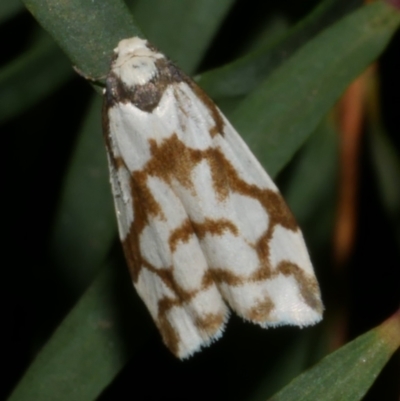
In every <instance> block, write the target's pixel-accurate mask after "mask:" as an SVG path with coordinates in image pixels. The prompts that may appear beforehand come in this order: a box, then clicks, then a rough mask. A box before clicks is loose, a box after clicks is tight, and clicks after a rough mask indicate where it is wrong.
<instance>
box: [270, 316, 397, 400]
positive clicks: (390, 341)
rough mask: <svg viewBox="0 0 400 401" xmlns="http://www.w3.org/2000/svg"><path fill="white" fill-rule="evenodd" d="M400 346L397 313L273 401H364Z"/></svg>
mask: <svg viewBox="0 0 400 401" xmlns="http://www.w3.org/2000/svg"><path fill="white" fill-rule="evenodd" d="M399 346H400V312H397V313H396V314H395V315H394V316H392V317H391V318H390V319H388V320H387V321H385V322H384V323H382V325H380V326H379V327H377V328H375V329H373V330H370V331H369V332H367V333H365V334H363V335H362V336H360V337H358V338H356V339H355V340H354V341H352V342H350V343H349V344H347V345H345V346H344V347H342V348H340V349H339V350H337V351H336V352H334V353H332V354H330V355H328V356H327V357H325V358H324V359H323V360H322V361H321V362H320V363H319V364H317V365H316V366H314V367H313V368H312V369H310V370H308V371H307V372H305V373H303V374H302V375H300V376H298V377H297V378H296V379H294V380H293V381H292V382H291V383H290V384H289V385H288V386H286V387H285V388H284V389H283V390H281V391H280V392H279V393H278V394H276V395H275V396H274V397H272V398H271V400H270V401H308V400H310V401H315V400H319V401H337V400H340V401H357V400H360V399H362V397H363V396H364V394H365V393H366V392H367V390H368V389H369V387H370V386H371V385H372V383H373V382H374V380H375V379H376V377H377V375H378V374H379V372H380V371H381V370H382V368H383V367H384V366H385V364H386V362H387V361H388V360H389V358H390V357H391V355H392V354H393V353H394V352H395V351H396V350H397V349H398V348H399Z"/></svg>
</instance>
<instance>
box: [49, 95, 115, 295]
mask: <svg viewBox="0 0 400 401" xmlns="http://www.w3.org/2000/svg"><path fill="white" fill-rule="evenodd" d="M115 237H116V224H115V212H114V207H113V204H112V198H111V188H110V183H109V178H108V168H107V161H106V152H105V148H104V140H103V135H102V127H101V98H100V97H99V96H95V97H94V100H93V102H92V104H91V106H90V108H89V111H88V113H87V116H86V120H85V122H84V124H83V127H82V130H81V133H80V135H79V138H78V142H77V143H76V147H75V151H74V154H73V159H72V160H71V163H70V165H69V168H68V172H67V175H66V179H65V183H64V185H63V191H62V193H61V199H60V204H59V207H58V212H57V216H56V219H55V224H54V228H53V233H52V238H51V243H50V254H51V257H52V263H53V264H54V265H55V268H56V269H59V270H60V271H62V273H61V276H62V277H63V278H64V280H65V286H67V287H69V288H70V290H72V294H78V295H80V294H81V293H82V291H83V290H84V289H85V288H86V287H87V285H88V284H89V283H90V281H91V280H92V279H93V278H94V274H95V272H97V270H98V269H99V266H100V265H101V264H102V263H103V261H104V259H105V257H106V255H107V253H108V252H109V250H110V248H111V244H112V242H113V240H114V239H115Z"/></svg>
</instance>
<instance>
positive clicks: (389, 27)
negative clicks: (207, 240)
mask: <svg viewBox="0 0 400 401" xmlns="http://www.w3.org/2000/svg"><path fill="white" fill-rule="evenodd" d="M399 25H400V13H399V12H397V11H395V10H394V9H393V7H391V6H390V5H387V4H386V3H382V2H376V3H372V4H370V5H368V6H364V7H362V8H360V9H359V10H357V11H355V12H354V13H352V14H350V15H348V16H347V17H345V18H343V19H342V20H340V21H339V22H338V23H336V24H334V25H333V26H332V27H330V28H328V29H326V30H325V31H323V32H322V33H321V34H319V35H318V36H317V37H316V38H315V39H313V40H311V41H310V42H309V43H307V44H306V45H305V46H303V47H302V48H301V49H300V50H299V51H298V52H296V54H295V55H294V56H293V57H291V58H290V59H289V60H288V61H287V62H286V63H285V64H284V65H283V66H282V67H280V68H279V69H278V70H276V71H275V72H274V73H273V74H271V75H270V77H269V78H268V79H267V80H266V81H265V82H263V84H262V85H260V86H259V88H258V89H257V90H255V91H254V92H253V93H252V94H250V95H249V96H248V97H247V98H246V99H245V100H244V101H243V102H242V103H241V105H240V106H239V107H238V108H237V109H236V110H235V111H234V113H233V115H232V123H233V124H234V126H235V127H236V128H237V130H238V131H239V132H240V133H241V134H242V135H243V137H244V138H245V139H246V141H247V143H248V144H249V146H250V147H251V148H252V150H253V151H254V153H255V154H256V156H258V158H259V160H261V161H262V162H264V166H265V167H266V168H267V170H268V172H269V173H270V174H271V175H272V176H274V175H275V174H276V173H277V172H278V171H279V170H280V169H281V168H282V167H283V166H284V165H285V164H286V163H287V162H288V161H289V160H290V158H291V157H292V156H293V154H294V153H295V151H296V150H297V149H298V148H299V147H300V145H301V144H302V143H303V142H304V140H305V139H306V138H307V136H308V135H310V134H311V132H313V131H314V129H315V128H316V127H317V125H318V124H319V122H320V121H321V119H322V117H323V116H324V115H325V114H326V113H327V112H328V110H329V109H330V108H331V107H332V105H333V104H334V103H335V101H336V100H337V99H338V98H339V96H340V95H341V93H342V92H343V91H344V89H345V88H346V86H347V85H349V84H350V82H351V81H352V80H353V79H354V78H355V77H356V76H357V75H358V74H360V73H361V72H362V71H363V70H364V69H365V68H366V67H367V66H368V64H369V63H371V62H372V61H373V60H374V59H376V58H377V57H378V56H379V54H381V52H382V51H383V50H384V49H385V47H386V45H387V44H388V42H389V40H390V38H391V37H392V35H393V33H394V32H395V31H396V29H397V28H398V26H399ZM250 122H251V123H250Z"/></svg>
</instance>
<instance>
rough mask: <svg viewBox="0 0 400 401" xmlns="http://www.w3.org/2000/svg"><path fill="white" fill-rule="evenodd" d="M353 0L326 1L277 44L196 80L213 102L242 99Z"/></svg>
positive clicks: (338, 15) (339, 15)
mask: <svg viewBox="0 0 400 401" xmlns="http://www.w3.org/2000/svg"><path fill="white" fill-rule="evenodd" d="M353 3H354V2H351V1H348V0H325V1H323V2H322V3H321V4H319V5H318V6H317V7H316V8H315V9H314V10H313V11H312V12H311V13H310V14H309V15H308V16H307V17H305V18H304V19H303V20H301V21H300V22H299V23H298V24H296V25H295V26H294V27H293V28H292V29H290V31H289V32H287V34H286V35H285V36H284V37H283V38H282V39H281V40H279V41H278V42H277V43H276V44H273V45H272V46H271V45H270V44H269V43H270V42H268V43H267V44H266V45H265V46H263V47H260V48H259V49H257V50H256V51H254V52H251V53H249V54H248V55H246V56H244V57H241V58H239V59H238V60H235V61H233V62H232V63H229V64H227V65H225V66H223V67H220V68H216V69H215V70H211V71H208V72H205V73H204V74H201V75H200V76H199V77H197V82H198V83H199V85H200V86H201V87H202V88H203V89H204V90H205V91H206V92H207V93H208V94H209V95H210V96H211V98H212V99H214V101H217V102H220V101H221V100H222V99H224V98H232V97H233V98H239V99H242V98H243V96H245V95H247V94H248V93H249V92H250V91H252V90H253V89H255V88H257V86H258V85H259V84H261V82H262V81H263V80H264V79H265V78H266V77H267V76H268V75H269V74H270V73H271V72H272V71H273V70H274V69H275V68H277V67H279V65H281V64H282V63H283V62H284V61H285V60H287V59H289V57H290V56H292V55H293V53H294V52H295V51H296V50H297V49H299V48H300V47H301V46H302V45H303V44H304V43H306V42H307V41H308V40H310V39H311V38H313V37H314V36H315V35H316V34H317V33H319V32H320V31H321V30H322V29H324V28H326V27H327V26H328V25H329V24H331V23H332V22H334V21H336V20H338V19H339V18H340V17H342V16H343V15H345V14H346V13H347V12H349V10H351V9H353V8H354V4H353Z"/></svg>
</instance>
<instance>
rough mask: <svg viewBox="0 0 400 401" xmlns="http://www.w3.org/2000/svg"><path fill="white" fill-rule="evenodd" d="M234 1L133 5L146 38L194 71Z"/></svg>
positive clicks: (141, 1)
mask: <svg viewBox="0 0 400 401" xmlns="http://www.w3.org/2000/svg"><path fill="white" fill-rule="evenodd" d="M233 3H234V0H219V1H214V0H202V1H187V0H174V1H165V0H137V1H135V2H133V3H132V7H131V8H132V12H133V15H134V16H135V18H136V20H137V21H138V22H139V23H140V25H141V27H142V28H143V31H144V33H145V34H146V37H147V38H148V39H149V40H150V41H151V42H152V43H154V44H155V45H157V46H158V47H159V48H160V49H161V50H162V51H163V52H164V53H165V54H168V56H169V57H171V58H172V59H173V60H174V61H176V62H177V64H178V65H179V67H180V68H182V69H183V70H185V71H186V72H188V73H191V72H193V71H194V69H195V68H196V66H197V65H198V64H199V62H200V60H201V59H202V57H203V55H204V53H205V51H206V50H207V47H208V46H209V44H210V42H211V40H212V38H213V37H214V35H215V33H216V31H217V29H218V28H219V26H220V25H221V22H222V21H223V19H224V18H225V16H226V14H227V12H228V11H229V9H230V8H231V6H232V4H233Z"/></svg>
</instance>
